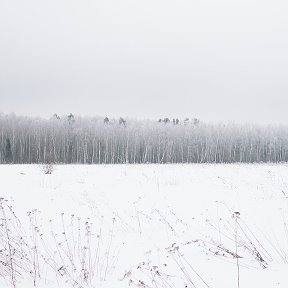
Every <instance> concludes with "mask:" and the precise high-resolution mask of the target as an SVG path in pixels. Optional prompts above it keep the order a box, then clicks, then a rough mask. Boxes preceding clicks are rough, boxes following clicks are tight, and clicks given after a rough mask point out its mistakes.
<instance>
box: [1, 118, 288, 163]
mask: <svg viewBox="0 0 288 288" xmlns="http://www.w3.org/2000/svg"><path fill="white" fill-rule="evenodd" d="M72 115H73V114H72ZM59 118H60V119H58V117H51V118H50V119H49V120H46V119H41V118H29V117H22V116H21V117H20V116H19V117H17V116H16V115H14V114H10V115H4V114H0V163H6V162H9V161H6V159H8V158H9V157H8V158H7V153H6V147H7V141H6V139H9V142H10V149H11V153H12V156H13V157H12V158H13V163H50V162H53V163H87V164H94V163H97V164H101V163H111V164H116V163H223V162H225V163H234V162H245V163H250V162H282V161H285V162H286V161H288V129H287V127H285V126H252V125H235V124H225V125H224V124H205V123H203V122H197V123H195V121H194V120H193V118H191V119H192V120H189V119H188V120H187V121H185V119H182V120H181V119H180V120H179V122H178V124H177V119H175V121H174V122H175V124H177V125H173V122H172V123H171V122H170V123H169V122H167V125H165V124H164V123H165V122H164V121H163V120H162V121H161V122H158V120H154V121H152V120H151V121H150V120H145V121H144V120H143V121H139V120H133V119H129V122H128V123H129V125H126V126H125V127H124V125H123V124H121V125H119V124H120V123H119V119H118V120H117V119H113V118H110V119H109V125H107V124H105V122H104V121H103V119H104V118H103V117H94V118H89V117H84V118H83V117H79V116H75V115H73V117H72V116H70V117H69V115H66V116H65V115H64V116H61V117H59ZM69 119H71V120H69ZM122 119H123V120H124V118H122ZM124 121H125V120H124ZM172 121H173V120H172ZM124 128H125V129H124ZM8 146H9V145H8ZM8 154H9V153H8Z"/></svg>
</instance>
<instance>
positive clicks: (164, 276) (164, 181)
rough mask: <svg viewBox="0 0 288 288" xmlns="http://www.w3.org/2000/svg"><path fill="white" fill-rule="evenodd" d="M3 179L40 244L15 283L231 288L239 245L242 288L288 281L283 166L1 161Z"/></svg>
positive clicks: (24, 225) (287, 174) (286, 174)
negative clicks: (51, 165) (49, 169)
mask: <svg viewBox="0 0 288 288" xmlns="http://www.w3.org/2000/svg"><path fill="white" fill-rule="evenodd" d="M0 182H1V185H0V189H1V190H0V191H1V194H0V196H1V197H3V198H4V199H5V200H4V201H5V203H6V204H7V205H11V206H12V209H13V211H14V212H15V214H16V216H17V217H18V219H19V223H21V228H19V229H21V231H24V232H23V233H24V234H23V235H26V236H25V237H26V238H25V239H26V240H27V242H29V243H30V244H31V247H34V244H35V243H36V244H37V253H36V252H35V251H36V250H34V252H35V254H33V253H32V254H33V255H34V256H35V255H36V254H37V257H38V258H37V259H38V260H37V261H36V262H37V265H36V266H37V269H36V270H37V273H34V272H35V271H34V272H33V271H30V272H29V269H28V268H27V273H24V272H23V273H22V274H21V275H17V286H16V287H20V288H22V287H33V281H34V280H35V285H36V286H37V287H40V288H44V287H45V288H46V287H47V288H48V287H49V288H52V287H61V288H62V287H63V288H64V287H65V288H66V287H105V288H106V287H107V288H114V287H115V288H116V287H117V288H118V287H119V288H121V287H155V288H156V287H158V288H162V287H165V288H166V287H170V288H171V287H177V288H178V287H179V288H180V287H199V288H201V287H215V288H225V287H227V288H231V287H237V277H238V272H237V271H238V270H237V265H236V262H237V261H236V260H237V258H236V257H235V253H236V250H237V255H239V256H240V257H241V258H238V260H239V281H240V282H239V283H240V287H262V288H273V287H285V288H286V287H288V277H286V274H287V271H288V270H287V268H288V265H287V261H288V230H287V226H286V225H287V220H288V217H287V216H288V199H287V198H288V166H287V165H286V164H247V165H245V164H227V165H226V164H217V165H212V164H205V165H200V164H195V165H191V164H190V165H90V166H89V165H57V166H55V170H54V171H53V173H52V174H51V175H46V174H44V173H43V170H42V167H41V166H39V165H0ZM35 209H37V210H35ZM29 211H30V212H31V213H32V214H31V213H30V214H29V213H28V214H27V212H29ZM235 212H239V213H240V215H238V213H236V214H235ZM31 215H33V217H32V218H33V219H32V220H31ZM1 217H3V215H2V216H1ZM29 219H30V220H29ZM9 221H12V222H13V220H11V219H10V220H9ZM9 223H10V222H9ZM19 223H18V224H17V225H18V226H20V224H19ZM31 223H34V224H35V227H37V229H36V230H37V231H36V232H33V231H34V230H33V228H31V227H32V226H33V225H34V224H33V225H32V224H31ZM85 223H86V224H85ZM17 225H16V226H17ZM31 225H32V226H31ZM85 225H86V226H85ZM87 225H89V230H90V234H89V235H90V236H89V237H88V236H87V237H86V236H85V235H88V234H85V233H86V232H87V231H86V230H85V229H86V228H87ZM16 226H14V227H16ZM18 226H17V227H18ZM17 227H16V228H17ZM33 227H34V226H33ZM35 227H34V228H35ZM85 227H86V228H85ZM16 228H15V229H16ZM17 229H18V228H17ZM85 231H86V232H85ZM63 232H65V234H64V233H63ZM3 237H4V236H3ZM3 237H2V238H3ZM33 237H34V238H33ZM85 237H86V238H85ZM3 239H4V238H3ZM35 239H36V240H35ZM85 239H86V240H87V239H89V241H90V242H89V243H88V242H87V241H86V240H85ZM3 241H4V240H3ZM3 241H2V242H1V243H3ZM33 243H34V244H33ZM87 243H88V244H87ZM30 244H29V245H30ZM61 245H62V246H61ZM48 246H49V247H48ZM84 246H86V248H83V247H84ZM47 247H48V248H47ZM87 247H88V248H89V249H88V248H87ZM85 249H86V250H85ZM67 251H68V252H67ZM69 251H70V252H69ZM83 251H84V252H83ZM85 251H88V252H85ZM65 253H66V254H65ZM69 253H70V254H69ZM83 253H88V254H89V257H86V258H85V259H86V260H87V259H90V260H89V261H88V262H89V263H88V262H87V263H85V264H83V263H82V262H83V261H82V262H81V259H82V260H83V259H84V258H83V257H84V256H83V255H82V254H83ZM67 254H69V255H70V256H69V255H68V256H67ZM33 255H32V256H33ZM81 255H82V256H81ZM86 256H87V254H86ZM71 258H73V259H72V260H71ZM69 259H70V260H69ZM34 260H35V257H34ZM86 260H85V261H86ZM34 263H35V262H34ZM23 265H24V266H25V265H26V264H25V263H24V264H23ZM81 265H82V266H81ZM83 265H84V266H85V267H86V268H87V269H86V270H85V271H86V272H87V273H88V274H89V276H88V277H87V278H85V277H82V276H83V275H82V274H83V273H84V272H85V271H81V268H79V267H83ZM28 266H29V265H28V264H27V267H28ZM0 267H1V264H0ZM25 267H26V266H25ZM29 267H30V266H29ZM34 268H35V267H34ZM19 269H20V268H19ZM82 270H83V269H82ZM33 273H34V274H33ZM81 273H82V274H81ZM2 274H3V273H0V276H1V275H2ZM36 274H37V275H36ZM92 274H93V276H92ZM35 275H36V276H35ZM81 275H82V276H81ZM81 277H82V278H81ZM84 278H85V279H86V280H84ZM76 280H77V281H76ZM0 281H1V282H0V287H12V284H11V283H10V282H9V281H10V279H9V276H7V275H6V276H5V277H2V278H1V280H0ZM73 285H74V286H73ZM185 285H186V286H185Z"/></svg>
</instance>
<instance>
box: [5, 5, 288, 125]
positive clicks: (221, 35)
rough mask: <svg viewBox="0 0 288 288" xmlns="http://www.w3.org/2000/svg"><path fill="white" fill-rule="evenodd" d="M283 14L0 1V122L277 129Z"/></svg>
mask: <svg viewBox="0 0 288 288" xmlns="http://www.w3.org/2000/svg"><path fill="white" fill-rule="evenodd" d="M287 15H288V2H287V0H286V1H284V0H283V1H280V0H273V1H272V0H269V1H267V0H241V1H234V0H211V1H210V0H206V1H205V0H197V1H196V0H190V1H188V0H174V1H172V0H93V1H92V0H78V1H75V0H45V1H44V0H41V1H40V0H33V1H32V0H25V1H20V0H18V1H17V0H15V1H12V0H11V1H10V0H9V1H5V0H2V1H1V0H0V111H2V112H5V113H8V112H12V111H13V112H16V113H18V114H25V115H33V116H36V115H38V116H45V117H48V116H50V115H52V114H53V113H55V112H57V113H59V114H64V113H65V114H67V113H70V112H73V113H76V114H81V115H108V116H115V117H118V116H120V115H122V116H130V117H138V118H158V117H164V116H168V117H180V118H184V117H186V116H187V117H192V118H194V117H198V118H200V119H203V120H206V121H218V120H224V121H225V120H234V121H245V122H246V121H251V122H257V123H277V122H279V123H286V124H288V111H287V110H288V17H287Z"/></svg>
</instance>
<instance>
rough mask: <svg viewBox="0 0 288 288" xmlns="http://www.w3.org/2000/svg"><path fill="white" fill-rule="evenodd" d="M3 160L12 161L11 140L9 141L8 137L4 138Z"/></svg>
mask: <svg viewBox="0 0 288 288" xmlns="http://www.w3.org/2000/svg"><path fill="white" fill-rule="evenodd" d="M4 160H5V163H12V162H13V155H12V149H11V142H10V139H9V138H7V139H6V146H5V152H4Z"/></svg>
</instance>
